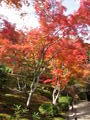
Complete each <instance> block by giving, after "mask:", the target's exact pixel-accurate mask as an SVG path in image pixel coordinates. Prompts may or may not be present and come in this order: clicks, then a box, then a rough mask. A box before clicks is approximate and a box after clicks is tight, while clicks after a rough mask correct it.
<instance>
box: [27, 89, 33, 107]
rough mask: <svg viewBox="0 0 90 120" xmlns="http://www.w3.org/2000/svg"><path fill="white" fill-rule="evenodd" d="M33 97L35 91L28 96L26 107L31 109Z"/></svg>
mask: <svg viewBox="0 0 90 120" xmlns="http://www.w3.org/2000/svg"><path fill="white" fill-rule="evenodd" d="M32 95H33V91H31V92H30V93H29V95H28V99H27V103H26V106H27V107H29V106H30V102H31V97H32Z"/></svg>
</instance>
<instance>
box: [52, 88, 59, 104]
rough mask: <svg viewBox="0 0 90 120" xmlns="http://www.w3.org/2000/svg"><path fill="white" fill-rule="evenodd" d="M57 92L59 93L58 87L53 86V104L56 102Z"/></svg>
mask: <svg viewBox="0 0 90 120" xmlns="http://www.w3.org/2000/svg"><path fill="white" fill-rule="evenodd" d="M59 93H60V89H59V88H58V87H55V88H54V90H53V95H52V97H53V100H52V103H53V105H56V104H57V99H58V97H59Z"/></svg>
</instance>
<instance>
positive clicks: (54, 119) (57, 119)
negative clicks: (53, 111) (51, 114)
mask: <svg viewBox="0 0 90 120" xmlns="http://www.w3.org/2000/svg"><path fill="white" fill-rule="evenodd" d="M52 120H65V119H64V118H61V117H55V118H53V119H52Z"/></svg>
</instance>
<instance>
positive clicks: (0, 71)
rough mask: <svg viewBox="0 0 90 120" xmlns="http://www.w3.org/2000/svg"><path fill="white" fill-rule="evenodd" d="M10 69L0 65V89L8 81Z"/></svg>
mask: <svg viewBox="0 0 90 120" xmlns="http://www.w3.org/2000/svg"><path fill="white" fill-rule="evenodd" d="M11 72H12V69H11V68H9V67H7V66H5V65H3V64H2V65H1V64H0V88H3V87H4V86H5V85H6V84H7V81H8V80H9V79H10V76H9V74H8V73H11Z"/></svg>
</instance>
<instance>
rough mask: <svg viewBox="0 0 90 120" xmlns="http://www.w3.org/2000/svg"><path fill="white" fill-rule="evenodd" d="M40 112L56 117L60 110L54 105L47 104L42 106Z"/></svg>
mask: <svg viewBox="0 0 90 120" xmlns="http://www.w3.org/2000/svg"><path fill="white" fill-rule="evenodd" d="M39 112H40V114H42V115H50V116H54V115H56V114H58V109H57V107H56V106H55V105H53V104H51V103H46V104H42V105H41V106H40V107H39Z"/></svg>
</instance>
